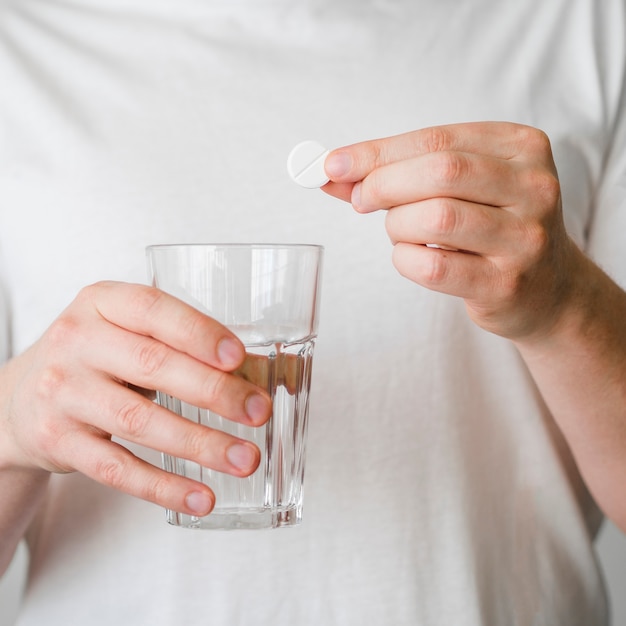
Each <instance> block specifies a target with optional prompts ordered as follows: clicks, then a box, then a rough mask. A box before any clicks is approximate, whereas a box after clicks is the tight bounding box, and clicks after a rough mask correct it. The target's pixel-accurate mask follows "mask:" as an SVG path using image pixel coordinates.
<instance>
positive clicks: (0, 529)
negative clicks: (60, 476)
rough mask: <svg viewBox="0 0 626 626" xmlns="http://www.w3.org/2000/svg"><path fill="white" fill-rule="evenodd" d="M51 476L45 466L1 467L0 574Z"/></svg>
mask: <svg viewBox="0 0 626 626" xmlns="http://www.w3.org/2000/svg"><path fill="white" fill-rule="evenodd" d="M49 476H50V475H49V473H48V472H45V471H43V470H23V469H2V470H0V494H1V498H2V507H0V575H2V574H3V573H4V572H5V571H6V569H7V567H8V566H9V564H10V563H11V559H12V557H13V553H14V552H15V548H16V547H17V544H18V543H19V541H20V539H21V538H22V537H23V536H24V534H25V533H26V530H27V529H28V526H29V525H30V523H31V522H32V520H33V518H34V517H35V514H36V513H37V511H38V510H39V507H40V506H41V503H42V501H43V498H44V496H45V492H46V487H47V484H48V479H49Z"/></svg>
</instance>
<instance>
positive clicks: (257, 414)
mask: <svg viewBox="0 0 626 626" xmlns="http://www.w3.org/2000/svg"><path fill="white" fill-rule="evenodd" d="M268 405H269V403H268V401H267V399H266V398H265V397H264V396H262V395H261V394H258V393H253V394H251V395H249V396H248V398H247V399H246V415H247V416H248V418H249V419H250V421H251V422H253V423H255V424H258V423H263V422H264V421H265V419H266V418H267V413H268V410H269V408H270V407H269V406H268Z"/></svg>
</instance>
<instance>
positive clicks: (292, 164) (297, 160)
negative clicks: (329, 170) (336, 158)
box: [287, 140, 330, 189]
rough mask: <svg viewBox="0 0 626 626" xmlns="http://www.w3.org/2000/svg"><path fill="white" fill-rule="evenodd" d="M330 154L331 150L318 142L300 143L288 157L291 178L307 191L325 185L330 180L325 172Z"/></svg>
mask: <svg viewBox="0 0 626 626" xmlns="http://www.w3.org/2000/svg"><path fill="white" fill-rule="evenodd" d="M329 153H330V150H327V149H326V148H324V146H322V145H321V144H320V143H318V142H317V141H311V140H309V141H303V142H302V143H299V144H298V145H297V146H296V147H295V148H294V149H293V150H292V151H291V152H290V153H289V156H288V157H287V171H288V172H289V176H291V178H292V179H293V180H294V181H295V182H296V183H298V185H301V186H302V187H306V188H307V189H315V188H316V187H321V186H322V185H325V184H326V183H327V182H328V180H329V179H328V176H326V172H325V171H324V161H325V160H326V157H327V156H328V154H329Z"/></svg>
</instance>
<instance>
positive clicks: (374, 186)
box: [351, 152, 526, 213]
mask: <svg viewBox="0 0 626 626" xmlns="http://www.w3.org/2000/svg"><path fill="white" fill-rule="evenodd" d="M524 169H525V168H524V167H523V166H521V165H519V164H514V163H512V162H510V161H504V160H502V159H497V158H493V157H487V156H483V155H476V154H471V153H467V152H437V153H433V154H426V155H422V156H420V157H415V158H412V159H408V160H404V161H399V162H397V163H393V164H391V165H386V166H384V167H380V168H378V169H376V170H374V171H373V172H372V173H371V174H369V175H368V176H367V177H366V178H365V179H364V180H363V181H362V182H360V183H357V184H356V185H355V186H354V188H353V191H352V198H351V200H352V204H353V206H354V208H355V209H356V210H357V211H359V212H361V213H369V212H371V211H375V210H379V209H389V208H391V207H394V206H399V205H403V204H409V203H412V202H417V201H420V200H426V199H427V198H436V197H449V198H458V199H460V200H465V201H468V202H475V203H479V204H486V205H491V206H510V205H512V204H514V203H515V202H516V201H517V200H518V199H519V198H520V197H521V196H522V191H521V190H523V189H525V188H526V186H525V184H526V180H525V178H524V177H523V173H524Z"/></svg>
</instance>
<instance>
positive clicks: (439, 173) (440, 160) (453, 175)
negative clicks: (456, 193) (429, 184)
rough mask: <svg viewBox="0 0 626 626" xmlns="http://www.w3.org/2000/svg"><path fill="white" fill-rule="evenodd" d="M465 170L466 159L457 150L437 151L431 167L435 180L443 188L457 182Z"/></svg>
mask: <svg viewBox="0 0 626 626" xmlns="http://www.w3.org/2000/svg"><path fill="white" fill-rule="evenodd" d="M466 170H467V161H466V159H465V158H464V157H463V156H462V155H461V154H460V153H458V152H439V153H438V154H437V157H436V159H435V161H434V164H433V167H432V175H433V177H434V179H435V181H436V182H438V183H439V184H440V185H442V186H443V187H445V188H449V187H451V186H454V185H455V184H457V183H458V182H459V181H460V180H462V179H463V177H464V175H465V172H466Z"/></svg>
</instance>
